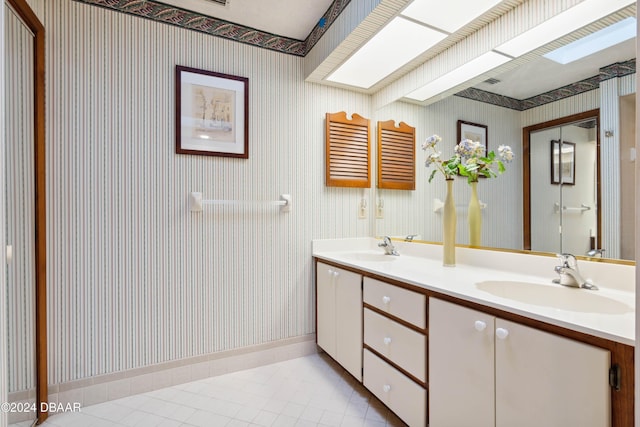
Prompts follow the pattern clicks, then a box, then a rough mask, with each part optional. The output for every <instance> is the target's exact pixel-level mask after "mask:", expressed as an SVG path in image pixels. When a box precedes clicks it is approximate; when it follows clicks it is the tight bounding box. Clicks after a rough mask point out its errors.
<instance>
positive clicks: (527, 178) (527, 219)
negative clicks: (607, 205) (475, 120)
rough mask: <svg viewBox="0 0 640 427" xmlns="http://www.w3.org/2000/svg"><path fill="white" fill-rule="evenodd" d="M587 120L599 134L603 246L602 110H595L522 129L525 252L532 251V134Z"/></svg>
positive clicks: (599, 220)
mask: <svg viewBox="0 0 640 427" xmlns="http://www.w3.org/2000/svg"><path fill="white" fill-rule="evenodd" d="M587 119H594V120H595V121H596V123H597V125H598V132H596V182H597V183H596V186H597V188H598V190H597V191H596V202H597V205H598V211H597V213H596V223H597V225H596V236H597V237H596V238H597V241H598V244H601V242H602V214H601V206H602V203H601V194H600V193H601V188H602V187H601V184H602V183H601V182H600V109H595V110H589V111H585V112H583V113H578V114H573V115H571V116H566V117H561V118H559V119H554V120H550V121H548V122H544V123H538V124H535V125H532V126H527V127H525V128H522V203H523V209H522V213H523V218H522V228H523V231H522V234H523V243H524V246H523V248H524V250H527V251H530V250H531V175H530V173H531V149H530V144H531V140H530V135H531V132H534V131H538V130H541V129H546V128H554V127H559V126H562V125H566V124H569V123H574V122H579V121H582V120H587Z"/></svg>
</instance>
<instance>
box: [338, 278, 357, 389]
mask: <svg viewBox="0 0 640 427" xmlns="http://www.w3.org/2000/svg"><path fill="white" fill-rule="evenodd" d="M336 272H337V275H336V277H335V289H336V349H337V352H338V355H337V358H336V360H337V361H338V363H340V364H341V365H342V366H343V367H344V368H345V369H346V370H347V371H349V373H350V374H351V375H353V376H354V377H356V378H357V379H358V381H362V276H361V275H359V274H356V273H352V272H350V271H346V270H342V269H336Z"/></svg>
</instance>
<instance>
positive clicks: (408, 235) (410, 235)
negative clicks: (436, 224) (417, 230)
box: [404, 234, 418, 242]
mask: <svg viewBox="0 0 640 427" xmlns="http://www.w3.org/2000/svg"><path fill="white" fill-rule="evenodd" d="M416 237H418V235H417V234H407V237H405V238H404V241H405V242H413V239H415V238H416Z"/></svg>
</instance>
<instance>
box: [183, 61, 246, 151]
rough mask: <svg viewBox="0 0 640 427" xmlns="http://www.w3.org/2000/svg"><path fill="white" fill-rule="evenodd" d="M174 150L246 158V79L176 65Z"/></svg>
mask: <svg viewBox="0 0 640 427" xmlns="http://www.w3.org/2000/svg"><path fill="white" fill-rule="evenodd" d="M176 153H179V154H200V155H204V156H223V157H238V158H243V159H248V158H249V79H248V78H245V77H237V76H231V75H228V74H220V73H214V72H211V71H204V70H198V69H195V68H188V67H183V66H180V65H177V66H176Z"/></svg>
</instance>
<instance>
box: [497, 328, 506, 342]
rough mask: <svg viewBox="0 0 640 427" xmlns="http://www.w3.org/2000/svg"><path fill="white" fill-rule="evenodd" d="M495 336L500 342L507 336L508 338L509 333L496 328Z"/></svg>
mask: <svg viewBox="0 0 640 427" xmlns="http://www.w3.org/2000/svg"><path fill="white" fill-rule="evenodd" d="M496 336H497V337H498V338H500V339H501V340H503V339H505V338H507V336H509V331H508V330H507V329H504V328H498V329H496Z"/></svg>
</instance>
